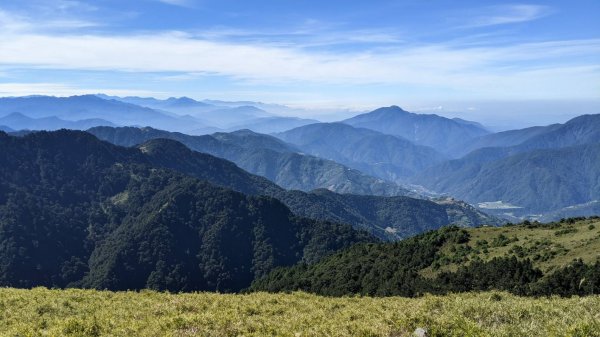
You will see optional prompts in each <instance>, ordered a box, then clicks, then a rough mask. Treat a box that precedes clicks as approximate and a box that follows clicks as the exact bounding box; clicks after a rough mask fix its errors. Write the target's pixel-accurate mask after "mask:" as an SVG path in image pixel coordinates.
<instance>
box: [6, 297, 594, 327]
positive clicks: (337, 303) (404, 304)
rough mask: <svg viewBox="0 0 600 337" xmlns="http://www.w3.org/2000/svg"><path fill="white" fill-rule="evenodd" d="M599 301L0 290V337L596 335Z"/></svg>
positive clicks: (574, 298) (577, 299)
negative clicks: (419, 333) (425, 333)
mask: <svg viewBox="0 0 600 337" xmlns="http://www.w3.org/2000/svg"><path fill="white" fill-rule="evenodd" d="M599 313H600V297H598V296H590V297H585V298H579V297H573V298H568V299H567V298H556V297H553V298H537V299H533V298H520V297H516V296H513V295H510V294H507V293H498V292H492V293H479V294H461V295H448V296H425V297H422V298H418V299H408V298H400V297H389V298H369V297H343V298H328V297H319V296H315V295H309V294H306V293H293V294H266V293H254V294H248V295H223V294H215V293H195V294H169V293H158V292H153V291H143V292H140V293H136V292H117V293H114V292H108V291H93V290H75V289H71V290H48V289H44V288H35V289H32V290H17V289H8V288H2V289H0V335H3V336H77V337H88V336H89V337H96V336H122V337H125V336H127V337H129V336H282V337H296V336H312V337H320V336H332V337H334V336H335V337H337V336H339V337H341V336H364V337H367V336H369V337H378V336H381V337H392V336H394V337H396V336H398V337H400V336H411V334H412V332H413V331H415V329H417V328H425V329H427V331H428V336H432V337H435V336H464V337H469V336H499V337H500V336H599V333H598V332H599V331H600V325H599V324H600V323H599V321H600V314H599Z"/></svg>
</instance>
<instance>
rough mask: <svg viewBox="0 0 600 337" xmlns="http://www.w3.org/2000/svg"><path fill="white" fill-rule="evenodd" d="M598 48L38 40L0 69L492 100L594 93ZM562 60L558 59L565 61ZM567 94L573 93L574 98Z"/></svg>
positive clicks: (17, 37) (21, 45) (176, 36)
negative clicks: (489, 95) (459, 93)
mask: <svg viewBox="0 0 600 337" xmlns="http://www.w3.org/2000/svg"><path fill="white" fill-rule="evenodd" d="M597 54H600V40H598V39H593V40H576V41H551V42H543V43H527V44H518V45H510V46H493V47H476V48H469V47H467V48H464V47H462V46H455V45H447V44H446V45H444V44H436V45H425V46H410V45H407V46H402V47H398V48H390V49H388V50H385V51H378V52H369V51H359V52H347V53H339V52H338V53H327V52H314V51H307V50H303V49H298V48H293V47H277V46H269V45H266V46H265V45H260V44H240V43H229V42H221V41H210V40H200V39H197V38H195V37H193V36H190V35H188V34H185V33H180V32H171V33H163V34H153V35H127V36H101V35H60V36H55V35H44V34H40V33H37V34H31V33H20V34H12V36H7V38H5V39H2V40H0V64H5V65H18V66H21V67H23V66H27V67H39V68H49V69H77V70H110V71H125V72H128V71H134V72H180V73H182V74H186V73H192V74H194V76H196V74H197V73H205V74H212V75H221V76H229V77H231V78H234V79H236V80H237V81H247V82H251V83H252V82H254V83H263V84H264V83H272V84H276V83H284V82H308V83H321V84H342V83H343V84H349V83H353V84H359V85H361V84H377V83H384V84H402V85H414V86H444V87H449V88H454V90H463V91H472V92H474V93H476V92H494V91H497V90H498V88H502V91H499V92H502V94H503V95H510V94H518V93H519V92H520V91H523V92H528V93H531V91H532V90H537V91H538V92H543V90H550V89H552V90H554V91H556V92H557V93H558V94H562V95H564V94H577V95H592V94H593V95H597V93H593V89H594V88H595V86H594V85H593V83H599V82H600V65H599V64H597V63H593V62H591V63H590V62H587V63H585V62H584V63H582V64H580V63H578V62H577V59H578V58H582V57H583V58H585V57H586V56H587V57H589V56H590V55H597ZM565 60H568V61H567V62H565ZM572 87H576V88H578V90H579V91H578V92H574V90H572Z"/></svg>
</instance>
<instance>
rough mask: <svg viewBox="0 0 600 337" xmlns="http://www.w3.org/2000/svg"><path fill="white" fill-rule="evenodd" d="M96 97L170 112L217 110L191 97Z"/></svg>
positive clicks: (102, 95)
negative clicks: (176, 110) (173, 110)
mask: <svg viewBox="0 0 600 337" xmlns="http://www.w3.org/2000/svg"><path fill="white" fill-rule="evenodd" d="M96 96H98V97H100V98H103V99H108V100H117V101H121V102H125V103H130V104H135V105H139V106H143V107H147V108H152V109H159V110H169V108H175V109H177V108H211V109H212V108H217V107H216V106H214V105H212V104H207V103H203V102H199V101H196V100H194V99H192V98H189V97H169V98H167V99H158V98H154V97H138V96H126V97H119V96H109V95H104V94H97V95H96Z"/></svg>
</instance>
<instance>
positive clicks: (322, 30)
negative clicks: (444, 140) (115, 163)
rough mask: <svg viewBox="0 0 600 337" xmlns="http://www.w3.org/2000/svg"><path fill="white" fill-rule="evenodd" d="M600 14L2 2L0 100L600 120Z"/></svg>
mask: <svg viewBox="0 0 600 337" xmlns="http://www.w3.org/2000/svg"><path fill="white" fill-rule="evenodd" d="M599 13H600V1H597V0H581V1H577V0H570V1H527V2H507V1H455V0H430V1H424V0H420V1H419V0H407V1H376V0H374V1H301V0H297V1H282V0H279V1H276V0H272V1H239V0H238V1H230V0H218V1H211V0H162V1H159V0H131V1H123V0H119V1H117V0H96V1H67V0H52V1H50V0H28V1H23V0H3V1H2V2H1V3H0V95H2V96H8V95H27V94H53V95H71V94H80V93H95V92H104V93H108V94H117V95H142V96H156V97H169V96H184V95H185V96H190V97H193V98H197V99H202V98H214V99H229V100H240V99H243V100H260V101H268V102H277V103H284V104H290V105H293V106H301V107H308V108H315V109H316V108H318V109H325V108H327V109H334V110H335V109H341V108H349V109H353V110H361V109H369V108H373V107H377V106H382V105H390V104H397V105H401V106H405V107H407V108H409V109H413V110H417V111H429V110H431V111H444V110H445V111H447V112H448V113H449V111H453V112H461V113H462V114H461V116H463V117H469V118H475V119H477V117H482V114H487V117H488V119H489V118H491V116H490V115H492V114H496V115H497V114H499V113H501V111H503V109H508V108H506V107H514V104H515V102H517V103H518V102H527V104H528V105H527V106H528V109H529V110H527V111H528V112H529V113H531V114H533V115H536V116H538V117H536V118H537V119H536V118H533V119H536V120H535V122H539V121H540V120H541V121H545V120H544V119H543V118H550V117H548V116H549V115H547V114H546V115H543V113H544V111H546V112H547V111H548V109H549V107H550V110H552V108H553V107H554V108H555V107H557V106H560V107H561V109H564V107H563V106H564V103H565V102H566V103H569V104H571V103H572V106H575V107H579V108H577V109H571V110H574V111H569V112H564V114H561V112H560V111H559V110H556V111H551V112H552V114H553V116H555V117H553V118H554V119H551V118H550V119H548V122H552V121H555V120H556V119H558V120H560V119H561V118H563V119H564V118H566V117H567V116H570V115H572V114H574V113H575V112H577V113H579V112H589V113H593V112H595V113H600V111H590V110H594V109H598V108H600V104H599V101H600V23H599V22H600V20H598V15H599ZM532 102H534V103H535V102H538V104H537V105H535V104H533V105H531V104H532ZM556 102H559V103H560V104H557V103H556ZM492 103H493V104H492ZM561 104H563V105H561ZM484 106H485V107H487V108H483V107H484ZM567 106H568V105H567ZM514 110H515V109H513V111H514ZM516 110H518V109H516ZM522 114H523V112H518V113H517V112H514V113H513V115H514V116H513V117H515V118H516V117H523V116H522ZM506 115H507V116H509V115H510V111H508V112H506ZM544 116H545V117H544ZM483 117H485V116H483ZM496 117H498V116H496ZM479 119H480V120H481V119H482V118H479ZM484 119H485V118H484ZM496 119H497V121H492V122H491V123H497V124H501V123H503V122H502V121H501V119H502V118H499V117H498V118H496ZM507 119H510V118H508V117H507ZM522 119H523V118H522ZM533 119H532V123H533Z"/></svg>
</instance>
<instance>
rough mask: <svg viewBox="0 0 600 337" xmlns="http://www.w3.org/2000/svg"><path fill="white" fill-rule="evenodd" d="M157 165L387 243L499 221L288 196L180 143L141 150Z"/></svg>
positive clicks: (467, 212) (423, 204)
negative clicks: (448, 227)
mask: <svg viewBox="0 0 600 337" xmlns="http://www.w3.org/2000/svg"><path fill="white" fill-rule="evenodd" d="M138 148H139V149H141V150H142V152H143V153H144V154H145V155H146V156H147V158H148V159H149V160H150V162H151V163H152V164H153V165H157V166H160V167H164V168H169V169H173V170H176V171H178V172H182V173H184V174H187V175H191V176H194V177H196V178H199V179H202V180H207V181H209V182H210V183H212V184H215V185H218V186H222V187H227V188H231V189H233V190H235V191H239V192H242V193H245V194H250V195H268V196H271V197H274V198H276V199H278V200H280V201H282V202H283V203H284V204H285V205H286V206H288V207H289V208H290V210H292V212H294V213H295V214H297V215H300V216H304V217H308V218H313V219H319V220H327V221H333V222H340V223H348V224H351V225H352V226H354V227H356V228H360V229H364V230H367V231H368V232H370V233H372V234H373V235H375V236H377V237H379V238H382V239H399V238H403V237H406V236H410V235H414V234H416V233H421V232H423V231H426V230H430V229H435V228H439V227H440V226H444V225H447V224H450V223H454V224H459V225H463V226H473V225H478V224H484V223H485V224H497V223H498V222H497V220H496V219H494V218H491V217H489V216H487V215H486V214H483V213H481V212H479V211H477V210H476V209H474V208H473V207H471V206H469V205H467V204H465V203H463V202H460V201H456V200H452V199H441V200H436V201H428V200H421V199H413V198H408V197H376V196H359V195H351V194H337V193H333V192H330V191H327V190H324V189H320V190H315V191H312V192H309V193H306V192H301V191H287V190H284V189H283V188H281V187H279V186H277V185H276V184H274V183H272V182H270V181H269V180H267V179H265V178H263V177H259V176H256V175H253V174H250V173H248V172H246V171H244V170H242V169H241V168H239V167H237V166H236V165H235V164H233V163H231V162H229V161H226V160H224V159H221V158H217V157H213V156H211V155H208V154H204V153H199V152H194V151H192V150H190V149H189V148H187V147H186V146H184V145H183V144H181V143H179V142H176V141H174V140H168V139H154V140H150V141H148V142H146V143H143V144H141V145H138Z"/></svg>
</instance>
